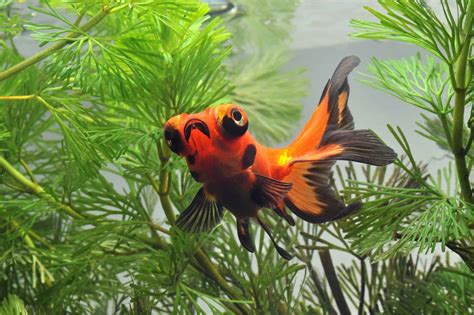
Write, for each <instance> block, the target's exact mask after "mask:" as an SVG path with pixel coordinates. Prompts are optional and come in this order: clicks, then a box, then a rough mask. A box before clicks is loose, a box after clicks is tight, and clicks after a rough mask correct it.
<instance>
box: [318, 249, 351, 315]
mask: <svg viewBox="0 0 474 315" xmlns="http://www.w3.org/2000/svg"><path fill="white" fill-rule="evenodd" d="M319 258H320V259H321V263H322V264H323V269H324V273H325V274H326V279H327V281H328V283H329V287H330V288H331V292H332V295H333V296H334V299H335V300H336V304H337V308H338V309H339V312H340V313H341V314H342V315H350V314H351V311H350V310H349V306H348V305H347V302H346V299H345V297H344V293H342V289H341V286H340V284H339V280H338V279H337V274H336V269H335V268H334V264H333V263H332V258H331V253H330V252H329V250H327V249H326V250H320V251H319Z"/></svg>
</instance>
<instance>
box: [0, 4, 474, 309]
mask: <svg viewBox="0 0 474 315" xmlns="http://www.w3.org/2000/svg"><path fill="white" fill-rule="evenodd" d="M235 3H236V4H237V5H238V10H237V14H229V15H227V16H223V17H222V18H213V19H211V18H209V17H208V15H207V14H208V12H209V11H208V10H209V9H208V7H207V6H206V5H204V4H202V3H200V2H199V1H194V0H166V1H164V0H163V1H162V0H159V1H138V2H137V1H125V0H121V1H108V0H105V1H77V2H74V1H43V2H42V4H41V5H40V6H38V7H35V8H31V9H32V10H35V15H36V16H41V17H45V16H47V17H48V18H47V19H40V20H41V21H45V20H46V21H48V22H41V23H40V22H38V20H37V19H36V18H34V17H32V16H31V15H29V14H25V13H24V12H28V11H25V10H23V11H19V10H18V5H17V4H15V3H13V1H3V2H2V1H0V234H1V237H0V314H2V313H6V314H9V313H11V312H17V313H20V314H21V313H22V312H23V313H24V312H26V311H28V312H29V313H31V314H42V313H46V312H50V313H51V312H52V313H74V314H75V313H78V314H89V313H95V314H104V313H107V312H108V313H115V314H151V313H152V312H155V313H179V314H188V313H193V314H194V313H199V314H203V313H209V312H212V313H223V312H224V313H236V314H248V313H255V314H266V313H276V314H314V313H323V314H335V313H341V314H349V313H354V312H356V311H357V312H358V313H359V314H364V313H370V314H373V313H381V312H386V313H396V314H409V313H440V312H443V313H468V312H470V311H472V305H473V304H474V296H473V292H474V281H473V277H472V271H470V269H469V268H471V269H472V266H473V246H474V245H473V239H472V230H473V228H474V223H473V222H474V215H473V208H472V183H471V182H470V180H469V172H470V170H471V168H472V162H473V151H472V150H470V147H471V143H472V135H473V131H472V119H473V118H472V114H471V118H470V119H469V118H468V117H467V116H469V113H468V111H469V108H470V109H471V111H472V102H473V100H474V99H473V96H474V92H473V88H474V80H472V75H473V71H472V62H473V60H472V42H473V40H472V39H473V34H474V33H473V31H472V25H473V6H474V1H472V0H459V1H456V3H455V4H451V6H449V5H450V4H449V3H448V1H444V0H443V1H441V3H442V4H443V8H444V11H443V12H444V15H438V16H437V15H435V13H434V12H433V11H432V10H431V9H430V7H429V6H427V5H426V4H425V3H424V1H384V0H380V1H379V3H380V4H381V5H382V11H380V12H379V11H376V10H375V9H371V8H368V9H369V10H370V12H372V13H373V15H374V16H375V17H376V18H377V19H378V21H376V22H367V21H353V25H354V26H355V27H356V28H357V29H358V32H357V33H356V34H355V36H356V37H363V38H372V39H392V40H401V41H406V42H409V43H413V44H417V45H418V46H420V47H421V48H422V49H423V50H424V51H425V52H426V53H424V52H423V53H422V54H421V55H419V56H415V57H413V58H408V59H404V60H398V61H381V60H373V62H372V64H371V65H370V67H369V71H370V74H369V75H367V76H366V77H364V78H363V80H366V81H367V82H368V83H369V84H370V85H372V86H374V87H375V88H378V89H382V90H384V91H386V92H388V93H389V94H391V95H394V96H396V97H398V98H400V99H401V100H402V101H403V102H405V103H407V104H411V105H415V106H417V107H419V108H421V109H423V110H425V111H426V115H424V116H423V121H422V122H420V125H419V126H420V130H419V132H420V133H421V134H423V135H425V136H426V137H427V138H428V139H430V140H434V141H435V142H436V143H438V144H439V146H440V147H441V148H443V149H445V150H446V151H447V152H448V153H449V156H450V157H453V159H454V164H455V166H456V167H455V169H454V170H453V169H450V168H449V167H446V168H445V169H442V170H440V171H439V172H438V173H434V174H435V175H430V173H429V172H428V170H427V169H426V166H425V165H424V164H422V163H420V162H419V161H416V160H415V159H414V157H413V154H412V152H411V146H410V142H409V140H407V139H406V138H405V136H404V134H403V132H402V130H400V129H399V128H396V127H390V128H391V130H392V131H393V134H394V136H395V137H396V139H397V140H398V141H399V143H400V145H401V147H402V149H403V151H404V153H405V156H406V157H405V158H400V160H399V161H398V162H397V164H396V165H395V166H394V167H393V168H373V167H372V168H370V167H365V168H362V169H358V168H357V166H356V165H353V164H349V165H348V166H347V167H338V168H337V170H336V172H335V174H334V181H333V185H334V186H335V187H336V188H337V189H338V191H339V193H340V196H341V198H344V200H345V201H346V202H349V201H359V200H362V201H363V202H364V203H365V207H364V208H363V209H362V210H361V211H360V213H358V214H356V215H355V216H353V217H351V218H348V219H346V220H344V221H339V222H335V223H331V224H322V225H315V224H309V223H305V222H303V221H302V220H297V224H296V226H295V227H292V228H290V229H288V226H287V225H285V224H284V223H283V222H280V220H276V219H275V218H274V216H273V215H270V213H269V214H268V215H267V216H266V220H267V221H269V223H271V224H272V226H274V234H275V237H276V238H278V239H279V240H280V241H282V242H284V243H285V244H287V246H288V247H291V246H293V252H294V254H295V255H296V256H297V259H293V260H291V261H289V262H287V261H284V260H282V259H281V258H280V257H279V256H278V254H277V253H276V252H275V250H274V249H273V248H272V246H271V244H270V243H269V242H267V241H265V239H264V233H261V231H258V233H256V248H257V254H255V255H250V254H249V253H248V252H247V251H246V250H245V249H242V248H241V247H240V245H239V241H238V240H237V239H236V231H235V222H234V221H233V219H232V218H231V216H229V215H226V216H225V217H224V223H223V224H222V225H221V226H220V227H219V228H218V229H215V230H213V231H212V232H211V233H207V234H201V235H197V236H194V235H187V234H184V233H180V232H179V231H178V230H176V229H175V228H174V227H173V225H174V222H175V220H176V219H175V218H176V216H177V214H178V213H179V212H180V211H182V210H183V209H185V208H186V206H187V205H188V204H189V202H190V200H191V199H192V197H193V196H194V195H195V193H196V190H197V188H198V187H197V185H196V183H195V182H194V180H193V179H192V177H191V176H190V174H189V173H188V172H187V170H186V167H185V165H184V163H183V162H181V161H179V160H178V159H177V158H176V157H175V156H173V155H172V154H170V152H169V149H168V148H167V146H166V144H165V143H164V141H163V137H162V127H163V124H164V122H165V121H166V120H167V119H168V118H169V117H171V116H174V115H176V114H179V113H182V112H198V111H201V110H203V109H204V108H206V107H208V106H213V105H215V104H218V103H220V102H224V101H229V100H231V101H235V102H237V103H239V104H240V105H242V106H243V107H244V108H245V110H246V111H247V112H248V113H249V116H250V118H249V119H250V121H251V129H252V132H253V133H254V134H256V136H257V138H258V139H259V140H262V141H265V142H267V143H274V142H278V141H281V140H284V139H285V138H286V137H288V136H290V134H291V132H290V129H291V128H292V126H294V122H295V121H296V120H297V119H298V118H299V109H300V104H299V100H300V99H301V98H302V97H303V96H304V94H305V92H306V86H307V85H306V83H307V80H306V79H304V77H303V76H302V75H301V71H299V70H298V71H289V72H288V71H283V70H282V68H283V66H284V65H285V64H286V61H287V60H288V58H289V55H288V48H287V44H288V41H289V28H290V24H291V23H290V22H291V17H292V15H293V13H294V10H295V9H296V7H297V4H298V1H296V0H294V1H286V0H277V1H276V0H272V1H270V0H261V1H253V0H240V1H235ZM452 5H455V6H456V8H455V9H454V8H453V7H452ZM25 32H29V33H30V34H31V36H33V37H34V38H35V39H36V40H37V43H38V44H37V46H38V50H37V52H36V53H32V52H30V51H23V50H22V47H21V45H18V44H19V43H20V42H21V41H22V40H23V39H24V36H26V35H25ZM349 53H350V52H349ZM426 55H428V56H426ZM268 109H271V111H269V110H268ZM466 122H467V123H466ZM391 123H393V124H396V121H395V120H394V121H393V122H391ZM429 171H432V170H429ZM439 245H441V246H439ZM434 249H440V250H441V251H442V253H444V252H446V251H448V249H451V250H452V251H454V252H455V253H456V254H458V255H459V257H461V259H462V260H463V262H460V263H455V262H452V260H453V259H452V258H450V256H449V255H448V254H447V253H446V254H438V255H436V256H435V257H434V258H433V259H432V260H431V261H428V260H426V259H425V260H423V259H421V258H419V254H420V253H425V252H432V251H433V250H434ZM334 252H342V253H343V255H344V257H347V263H344V264H340V265H337V264H336V263H335V262H334V261H333V258H332V254H333V253H334ZM444 255H445V256H444ZM451 256H453V255H451ZM317 258H319V260H320V261H321V265H322V270H321V271H319V270H318V266H319V264H318V262H317Z"/></svg>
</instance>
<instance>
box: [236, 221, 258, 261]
mask: <svg viewBox="0 0 474 315" xmlns="http://www.w3.org/2000/svg"><path fill="white" fill-rule="evenodd" d="M249 223H250V222H249V219H248V218H246V219H237V234H238V235H239V240H240V243H241V244H242V246H243V247H245V249H246V250H248V251H249V252H251V253H253V252H255V245H254V244H253V239H252V235H250V231H249Z"/></svg>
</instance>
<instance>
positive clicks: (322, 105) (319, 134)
mask: <svg viewBox="0 0 474 315" xmlns="http://www.w3.org/2000/svg"><path fill="white" fill-rule="evenodd" d="M359 63H360V59H359V58H357V57H356V56H349V57H345V58H344V59H342V60H341V62H340V63H339V65H338V66H337V68H336V70H335V71H334V74H333V75H332V77H331V79H330V80H329V81H328V83H327V84H326V86H325V88H324V90H323V93H322V95H321V99H320V101H319V105H318V107H317V109H316V111H315V112H314V114H313V116H312V117H311V118H310V120H309V121H308V122H307V123H306V125H305V126H304V128H303V130H302V132H301V133H300V134H299V135H298V137H297V138H296V139H295V140H294V141H293V142H292V143H291V144H290V146H289V147H288V149H289V150H290V151H291V153H292V154H293V155H294V156H301V155H304V154H306V153H308V152H309V151H312V150H313V149H315V148H318V147H319V145H320V144H321V141H322V140H323V139H324V137H325V135H326V134H327V133H328V132H330V131H333V130H338V129H344V130H351V129H354V122H353V119H352V115H351V113H350V111H349V108H348V107H347V100H348V98H349V83H348V82H347V76H348V75H349V73H350V72H351V71H352V70H353V69H354V68H355V67H357V65H358V64H359Z"/></svg>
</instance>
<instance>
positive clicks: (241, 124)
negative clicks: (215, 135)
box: [222, 108, 249, 137]
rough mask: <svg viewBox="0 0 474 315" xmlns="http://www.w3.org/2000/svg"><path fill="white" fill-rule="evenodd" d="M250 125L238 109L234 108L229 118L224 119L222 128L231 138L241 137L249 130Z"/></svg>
mask: <svg viewBox="0 0 474 315" xmlns="http://www.w3.org/2000/svg"><path fill="white" fill-rule="evenodd" d="M248 127H249V124H248V122H247V120H246V119H245V118H244V115H243V114H242V112H241V111H240V110H239V109H238V108H233V109H232V110H231V112H230V117H229V116H227V115H226V116H224V118H223V119H222V128H223V129H224V131H225V133H226V134H227V135H228V136H231V137H240V136H242V135H243V134H244V133H245V132H246V131H247V129H248Z"/></svg>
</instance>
